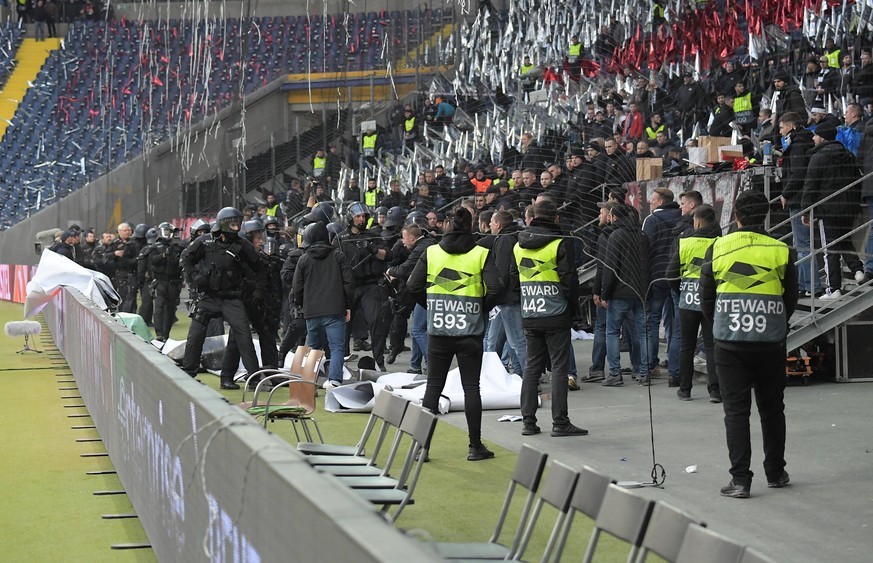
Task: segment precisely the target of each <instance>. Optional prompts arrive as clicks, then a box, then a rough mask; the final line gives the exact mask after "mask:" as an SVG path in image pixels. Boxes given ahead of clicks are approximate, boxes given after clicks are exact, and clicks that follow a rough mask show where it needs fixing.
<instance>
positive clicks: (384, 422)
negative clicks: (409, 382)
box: [297, 391, 437, 523]
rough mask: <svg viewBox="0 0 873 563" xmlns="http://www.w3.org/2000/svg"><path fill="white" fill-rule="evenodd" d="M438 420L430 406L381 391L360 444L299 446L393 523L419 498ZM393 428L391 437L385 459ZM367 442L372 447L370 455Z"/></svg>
mask: <svg viewBox="0 0 873 563" xmlns="http://www.w3.org/2000/svg"><path fill="white" fill-rule="evenodd" d="M436 423H437V419H436V416H434V415H433V413H431V412H430V411H428V410H425V409H423V408H421V407H420V406H418V405H413V404H411V403H410V402H409V401H408V400H407V399H404V398H403V397H400V396H398V395H395V394H393V393H391V392H388V391H382V392H381V393H379V395H378V396H377V397H376V401H375V405H374V406H373V410H372V412H371V413H370V418H369V419H368V420H367V424H366V425H365V426H364V432H363V434H362V435H361V438H360V440H359V441H358V443H357V445H355V446H344V445H335V444H324V443H317V442H312V441H309V442H300V443H298V444H297V449H298V451H300V452H302V453H303V454H306V455H305V458H304V459H305V460H306V462H307V463H309V464H310V465H311V466H312V467H313V468H315V469H316V470H317V471H319V472H321V473H324V474H326V475H332V476H333V477H335V478H336V479H338V480H339V481H340V482H341V483H343V484H344V485H345V486H347V487H349V488H350V489H352V490H353V491H354V492H355V493H357V494H358V495H360V496H361V497H362V498H364V499H365V500H367V501H369V502H370V503H372V504H374V505H377V506H380V507H381V509H380V511H381V513H382V514H383V516H384V517H385V518H386V520H388V521H389V522H392V523H393V522H395V521H396V520H397V518H399V517H400V514H401V513H402V512H403V509H404V508H405V507H406V506H408V505H410V504H414V502H415V499H414V498H413V494H414V492H415V487H416V484H417V483H418V479H419V476H420V475H421V470H422V466H423V464H424V462H426V461H427V460H428V450H429V449H430V442H431V438H432V437H433V433H434V430H435V429H436ZM377 425H378V429H377ZM392 429H393V430H394V433H393V439H392V441H391V444H390V446H389V447H388V451H387V453H386V454H385V460H384V462H381V461H380V460H381V455H382V451H383V448H384V447H385V444H386V441H387V440H388V437H389V434H390V431H391V430H392ZM407 440H408V442H409V446H408V449H407V450H406V454H405V455H403V456H401V454H400V450H401V444H402V443H405V442H406V441H407ZM368 447H371V448H372V449H371V450H370V452H369V454H368V453H367V448H368ZM398 465H399V472H398V471H397V466H398ZM394 475H396V476H394Z"/></svg>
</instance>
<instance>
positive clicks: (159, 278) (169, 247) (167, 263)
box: [143, 238, 182, 341]
mask: <svg viewBox="0 0 873 563" xmlns="http://www.w3.org/2000/svg"><path fill="white" fill-rule="evenodd" d="M144 253H146V259H145V260H144V262H145V263H146V269H147V271H148V275H149V277H150V278H151V281H150V282H149V285H148V289H149V290H150V291H148V292H146V291H145V290H144V291H143V297H145V294H146V293H151V295H153V296H154V327H155V335H156V336H157V339H158V340H162V341H163V340H166V339H167V338H169V337H170V329H171V328H172V327H173V323H174V322H176V309H177V308H178V306H179V294H180V293H181V292H182V264H181V256H182V245H181V244H179V243H178V242H177V241H175V240H172V239H170V240H167V239H165V238H160V239H158V240H157V242H155V244H153V245H151V246H149V247H148V248H147V249H146V251H144Z"/></svg>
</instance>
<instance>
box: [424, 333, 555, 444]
mask: <svg viewBox="0 0 873 563" xmlns="http://www.w3.org/2000/svg"><path fill="white" fill-rule="evenodd" d="M482 342H483V335H481V334H479V335H475V336H434V335H428V337H427V387H426V388H425V391H424V399H423V400H422V401H421V406H423V407H424V408H426V409H429V410H430V411H432V412H434V413H436V412H439V410H438V408H437V407H438V404H439V399H440V393H442V392H443V388H444V387H445V386H446V378H447V377H448V374H449V368H450V367H451V366H452V359H453V358H454V357H455V356H457V357H458V369H460V371H461V386H462V387H463V388H464V414H465V415H466V417H467V434H468V435H469V436H470V445H471V446H475V445H479V444H480V443H481V441H482V395H481V394H480V393H479V373H480V372H481V371H482ZM564 386H565V387H566V386H567V384H566V382H565V383H564Z"/></svg>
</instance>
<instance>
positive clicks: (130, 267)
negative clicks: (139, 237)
mask: <svg viewBox="0 0 873 563" xmlns="http://www.w3.org/2000/svg"><path fill="white" fill-rule="evenodd" d="M146 230H148V229H146ZM132 234H133V228H132V227H131V226H130V223H121V224H119V225H118V237H117V238H116V239H115V240H113V241H112V242H111V243H109V246H107V247H106V252H105V253H104V256H103V262H104V266H105V268H106V269H107V270H108V271H110V272H112V285H113V286H114V287H115V291H117V292H118V296H119V297H120V298H121V302H120V304H119V305H118V310H119V311H121V312H122V313H134V312H136V284H137V260H136V259H137V256H138V255H139V252H138V251H137V249H136V246H135V245H134V243H133V240H132V239H131V235H132ZM143 234H145V233H143Z"/></svg>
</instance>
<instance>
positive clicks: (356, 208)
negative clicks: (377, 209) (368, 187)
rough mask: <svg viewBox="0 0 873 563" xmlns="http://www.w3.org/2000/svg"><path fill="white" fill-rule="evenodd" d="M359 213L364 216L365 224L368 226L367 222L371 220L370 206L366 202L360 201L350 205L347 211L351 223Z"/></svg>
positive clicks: (347, 217)
mask: <svg viewBox="0 0 873 563" xmlns="http://www.w3.org/2000/svg"><path fill="white" fill-rule="evenodd" d="M358 215H363V216H364V226H365V227H366V226H367V222H368V221H369V220H370V208H369V207H367V204H366V203H361V202H359V201H358V202H355V203H353V204H351V205H350V206H349V210H348V211H347V212H346V219H347V220H348V222H349V225H351V224H352V223H353V222H354V220H355V217H357V216H358Z"/></svg>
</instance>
